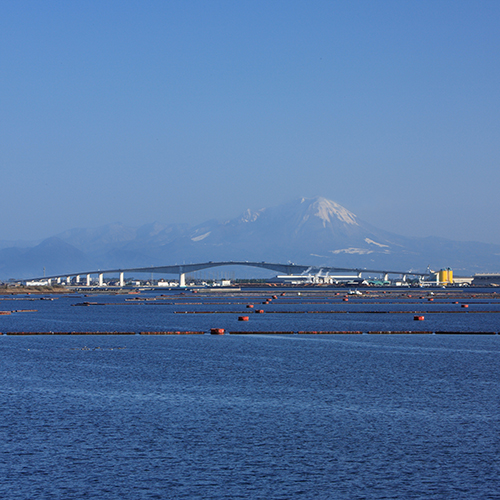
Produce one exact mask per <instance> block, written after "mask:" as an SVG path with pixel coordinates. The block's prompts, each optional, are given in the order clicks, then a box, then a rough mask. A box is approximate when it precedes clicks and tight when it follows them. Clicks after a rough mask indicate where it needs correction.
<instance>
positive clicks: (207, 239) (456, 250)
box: [0, 197, 500, 280]
mask: <svg viewBox="0 0 500 500" xmlns="http://www.w3.org/2000/svg"><path fill="white" fill-rule="evenodd" d="M219 260H234V261H245V260H247V261H264V260H265V261H267V262H283V263H285V262H289V261H291V262H294V263H296V264H311V265H325V266H327V265H328V266H338V267H356V268H367V269H368V268H372V269H373V268H376V269H378V268H380V269H391V270H403V271H410V270H412V271H425V270H426V269H427V266H428V265H430V266H431V268H433V269H439V268H441V267H451V268H452V269H454V271H455V273H456V274H457V273H458V274H462V275H465V274H473V273H475V272H487V271H491V272H492V271H500V245H493V244H485V243H478V242H457V241H451V240H446V239H443V238H436V237H428V238H408V237H404V236H400V235H397V234H393V233H390V232H387V231H384V230H382V229H378V228H376V227H373V226H371V225H370V224H368V223H366V222H363V221H362V220H360V219H359V218H358V217H357V216H356V215H354V214H353V213H352V212H350V211H349V210H347V209H346V208H344V207H342V206H341V205H339V204H338V203H335V202H333V201H331V200H327V199H325V198H321V197H317V198H312V199H306V198H302V199H298V200H295V201H292V202H290V203H287V204H284V205H280V206H276V207H271V208H263V209H261V210H258V211H256V212H253V211H251V210H247V211H246V212H244V213H243V214H241V215H240V216H239V217H237V218H236V219H232V220H228V221H225V222H220V221H216V220H209V221H207V222H204V223H203V224H200V225H197V226H190V225H187V224H168V225H162V224H159V223H153V224H147V225H144V226H141V227H139V228H135V227H128V226H124V225H122V224H108V225H106V226H102V227H99V228H94V229H88V228H84V229H71V230H69V231H65V232H63V233H61V234H58V235H56V236H52V237H50V238H48V239H46V240H44V241H42V242H41V243H39V244H27V243H25V244H21V243H17V244H16V243H14V244H12V243H11V244H9V243H8V242H0V279H4V280H5V279H8V278H11V277H13V278H16V279H21V278H28V277H34V276H41V275H43V270H44V268H45V273H46V275H54V274H60V273H75V272H83V271H88V270H97V269H109V268H127V267H146V266H154V265H172V264H182V263H191V262H206V261H219ZM250 272H252V271H250Z"/></svg>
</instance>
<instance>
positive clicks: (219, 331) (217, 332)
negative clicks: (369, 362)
mask: <svg viewBox="0 0 500 500" xmlns="http://www.w3.org/2000/svg"><path fill="white" fill-rule="evenodd" d="M206 333H207V332H206V331H149V332H9V333H0V335H9V336H10V335H14V336H21V335H27V336H29V335H206ZM210 334H211V335H227V334H229V335H295V334H298V335H362V334H369V335H373V334H395V335H405V334H414V335H421V334H428V335H432V334H435V335H500V333H497V332H474V331H421V330H394V331H391V330H380V331H374V330H369V331H365V332H363V331H360V330H355V331H353V330H342V331H316V330H314V331H297V332H296V331H274V330H273V331H229V332H226V331H225V329H224V328H211V329H210Z"/></svg>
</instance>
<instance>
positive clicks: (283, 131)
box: [0, 0, 500, 243]
mask: <svg viewBox="0 0 500 500" xmlns="http://www.w3.org/2000/svg"><path fill="white" fill-rule="evenodd" d="M499 52H500V2H499V1H497V0H495V1H481V0H473V1H460V0H453V1H439V0H432V1H425V0H423V1H422V0H415V1H404V0H397V1H383V0H377V1H374V0H369V1H347V0H343V1H333V0H332V1H323V0H283V1H278V0H274V1H273V0H263V1H260V0H247V1H245V0H238V1H234V0H230V1H223V0H213V1H210V0H203V1H202V0H200V1H196V0H182V1H181V0H178V1H166V0H161V1H156V0H148V1H144V0H137V1H130V0H115V1H113V0H96V1H91V0H82V1H66V0H64V1H54V0H38V1H28V0H3V1H2V2H1V3H0V172H1V177H0V179H1V183H0V190H1V191H0V193H1V196H0V210H1V214H2V216H1V224H0V239H2V240H7V239H18V238H19V239H27V240H30V239H38V238H44V237H48V236H52V235H54V234H56V233H58V232H60V231H63V230H65V229H70V228H73V227H96V226H100V225H103V224H107V223H111V222H122V223H124V224H127V225H135V226H138V225H142V224H146V223H149V222H153V221H158V222H162V223H170V222H188V223H201V222H203V221H205V220H207V219H211V218H216V219H221V220H224V219H229V218H233V217H236V216H237V215H239V214H240V213H241V212H242V211H243V210H245V209H246V208H252V209H259V208H262V207H267V206H273V205H277V204H280V203H283V202H286V201H290V200H292V199H295V198H297V197H301V196H305V197H313V196H316V195H321V196H325V197H327V198H330V199H332V200H334V201H337V202H338V203H340V204H342V205H344V206H345V207H346V208H348V209H349V210H351V211H353V212H354V213H355V214H357V215H358V216H359V217H360V218H362V219H364V220H366V221H367V222H370V223H371V224H373V225H375V226H378V227H380V228H382V229H386V230H389V231H393V232H397V233H400V234H404V235H414V236H431V235H441V236H444V237H447V238H451V239H457V240H478V241H484V242H492V243H500V231H499V230H498V229H499V214H500V192H499V187H500V162H499V160H500V140H499V139H500V134H499V132H500V127H499V124H500V109H499V103H500V97H499V93H500V58H499Z"/></svg>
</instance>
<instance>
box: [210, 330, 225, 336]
mask: <svg viewBox="0 0 500 500" xmlns="http://www.w3.org/2000/svg"><path fill="white" fill-rule="evenodd" d="M210 333H211V334H212V335H224V328H211V329H210Z"/></svg>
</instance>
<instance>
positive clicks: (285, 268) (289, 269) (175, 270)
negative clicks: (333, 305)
mask: <svg viewBox="0 0 500 500" xmlns="http://www.w3.org/2000/svg"><path fill="white" fill-rule="evenodd" d="M222 266H250V267H260V268H262V269H269V270H271V271H276V272H278V273H282V274H288V275H300V274H306V273H308V274H320V273H352V274H353V275H357V276H358V277H360V278H361V276H362V274H363V273H375V274H381V275H383V276H384V279H387V277H388V275H389V274H397V275H402V276H407V275H411V276H428V273H415V272H412V271H388V270H380V269H378V270H375V269H359V268H345V267H330V266H307V265H299V264H292V263H289V264H279V263H272V262H249V261H223V262H212V261H209V262H201V263H198V264H180V265H177V264H176V265H174V266H151V267H131V268H127V269H106V270H101V269H99V270H97V271H85V272H80V273H68V274H64V275H61V274H58V275H54V276H44V277H43V278H41V277H40V278H35V279H38V280H41V279H44V280H49V283H50V281H51V280H53V279H58V280H60V279H61V278H67V279H68V281H70V280H71V278H76V282H77V283H80V277H81V276H82V275H83V276H86V284H87V286H90V276H91V275H97V276H98V277H99V286H103V284H104V281H103V276H104V274H118V275H119V276H120V286H124V285H125V280H124V275H125V273H159V274H177V275H178V276H179V286H186V273H190V272H194V271H200V270H202V269H209V268H212V267H222ZM353 277H356V276H353Z"/></svg>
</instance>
